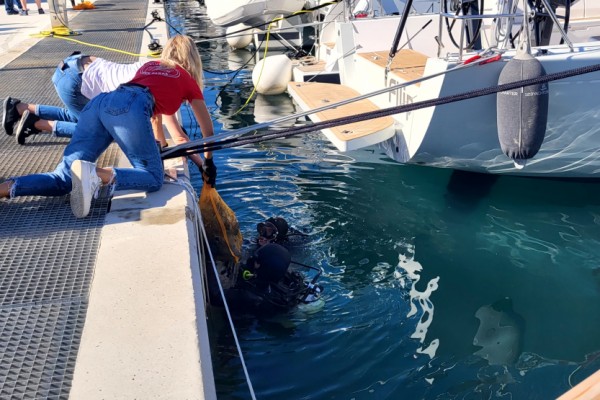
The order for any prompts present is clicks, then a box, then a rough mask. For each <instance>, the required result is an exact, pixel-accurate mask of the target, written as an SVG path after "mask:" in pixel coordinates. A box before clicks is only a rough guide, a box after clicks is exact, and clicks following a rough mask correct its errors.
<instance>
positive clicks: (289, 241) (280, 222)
mask: <svg viewBox="0 0 600 400" xmlns="http://www.w3.org/2000/svg"><path fill="white" fill-rule="evenodd" d="M256 231H257V232H258V238H257V239H256V243H257V244H258V247H261V246H264V245H265V244H268V243H277V244H280V245H282V246H284V247H286V248H288V247H293V246H295V245H301V244H304V242H305V239H306V238H307V237H308V235H307V234H306V233H303V232H300V231H299V230H298V229H296V228H293V227H291V226H290V225H289V224H288V222H287V221H286V220H285V219H284V218H282V217H271V218H269V219H267V220H266V221H264V222H259V223H258V224H257V225H256Z"/></svg>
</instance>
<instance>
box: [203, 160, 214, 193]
mask: <svg viewBox="0 0 600 400" xmlns="http://www.w3.org/2000/svg"><path fill="white" fill-rule="evenodd" d="M202 178H203V179H204V181H205V182H206V183H208V184H209V185H211V186H212V187H214V186H215V184H216V183H217V166H216V165H215V162H214V161H213V159H212V158H205V159H204V164H203V165H202Z"/></svg>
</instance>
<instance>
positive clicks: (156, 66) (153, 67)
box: [139, 62, 181, 78]
mask: <svg viewBox="0 0 600 400" xmlns="http://www.w3.org/2000/svg"><path fill="white" fill-rule="evenodd" d="M139 72H140V74H142V75H161V76H166V77H167V78H179V76H180V75H181V73H180V72H179V71H178V70H177V68H167V67H163V66H162V65H161V64H160V63H158V62H157V63H146V64H145V65H144V66H143V67H142V68H141V69H140V71H139Z"/></svg>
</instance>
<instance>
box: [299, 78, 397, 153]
mask: <svg viewBox="0 0 600 400" xmlns="http://www.w3.org/2000/svg"><path fill="white" fill-rule="evenodd" d="M288 93H289V94H290V95H291V96H292V97H293V98H294V100H295V101H296V102H297V103H298V105H299V106H300V107H301V108H302V110H303V111H308V110H313V109H315V108H320V107H323V106H326V105H328V104H334V103H337V102H340V101H343V100H348V99H351V98H354V97H357V96H360V93H358V92H357V91H355V90H354V89H351V88H349V87H347V86H344V85H336V84H331V83H319V82H290V83H288ZM378 109H379V108H378V107H377V106H376V105H375V104H373V103H372V102H371V101H370V100H368V99H364V100H360V101H355V102H353V103H350V104H346V105H344V106H340V107H336V108H333V109H328V110H325V111H321V112H318V113H315V114H311V115H309V118H310V119H311V120H312V121H315V122H321V121H328V120H332V119H336V118H341V117H346V116H349V115H356V114H360V113H364V112H368V111H375V110H378ZM394 133H395V127H394V119H393V118H391V117H382V118H377V119H372V120H367V121H363V122H356V123H353V124H347V125H342V126H337V127H333V128H329V129H324V130H323V134H325V136H327V138H328V139H329V140H330V141H331V142H332V143H333V144H334V145H335V146H336V147H337V148H338V149H339V150H340V151H348V150H356V149H360V148H362V147H366V146H370V145H372V144H375V143H379V142H382V141H384V140H387V139H389V138H390V137H392V136H393V135H394Z"/></svg>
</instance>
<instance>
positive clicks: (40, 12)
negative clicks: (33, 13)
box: [38, 8, 46, 14]
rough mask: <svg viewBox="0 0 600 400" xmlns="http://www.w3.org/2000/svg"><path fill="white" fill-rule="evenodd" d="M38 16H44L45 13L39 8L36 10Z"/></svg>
mask: <svg viewBox="0 0 600 400" xmlns="http://www.w3.org/2000/svg"><path fill="white" fill-rule="evenodd" d="M38 14H46V13H45V12H44V10H42V9H41V8H38Z"/></svg>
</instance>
